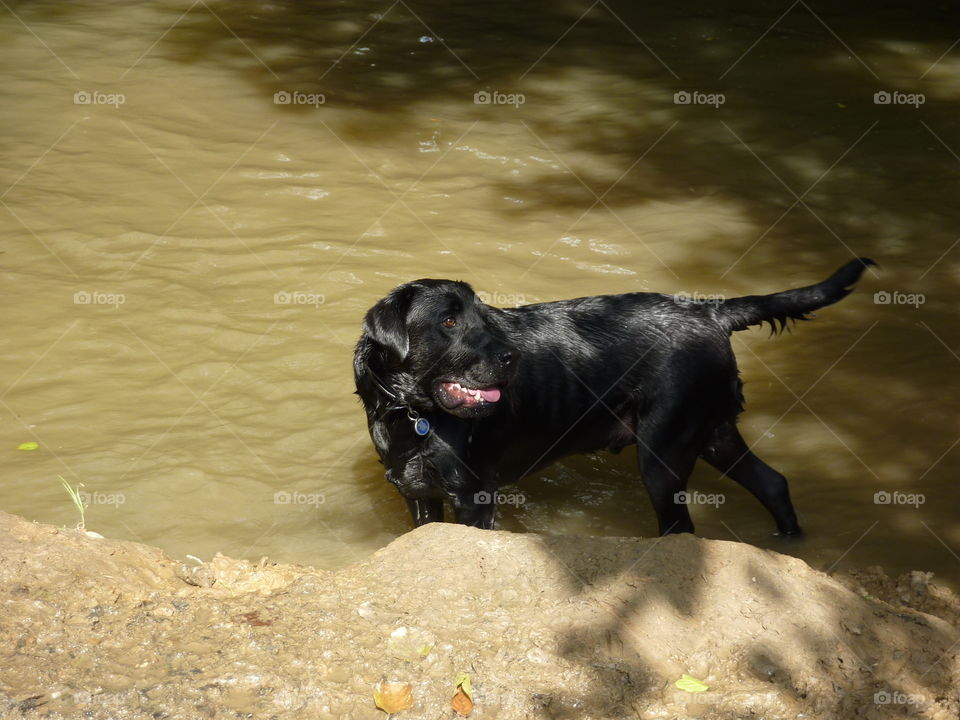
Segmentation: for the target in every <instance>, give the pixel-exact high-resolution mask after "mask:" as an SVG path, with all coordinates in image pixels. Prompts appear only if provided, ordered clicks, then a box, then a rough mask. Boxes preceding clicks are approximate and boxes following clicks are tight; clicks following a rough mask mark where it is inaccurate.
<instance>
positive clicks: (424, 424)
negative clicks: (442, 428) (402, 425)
mask: <svg viewBox="0 0 960 720" xmlns="http://www.w3.org/2000/svg"><path fill="white" fill-rule="evenodd" d="M413 431H414V432H415V433H416V434H417V435H420V436H421V437H422V436H424V435H426V434H427V433H428V432H430V421H429V420H427V419H426V418H417V419H416V420H414V422H413Z"/></svg>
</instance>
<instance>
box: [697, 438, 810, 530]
mask: <svg viewBox="0 0 960 720" xmlns="http://www.w3.org/2000/svg"><path fill="white" fill-rule="evenodd" d="M702 457H703V459H704V460H706V461H707V462H708V463H710V464H711V465H713V466H714V467H715V468H716V469H717V470H719V471H720V472H722V473H723V474H724V475H726V476H727V477H729V478H731V479H733V480H735V481H736V482H738V483H740V484H741V485H743V487H745V488H746V489H747V490H749V491H750V492H751V493H753V495H754V496H755V497H756V498H757V500H759V501H760V502H761V503H762V504H763V506H764V507H765V508H766V509H767V510H768V511H769V512H770V514H771V515H773V519H774V520H775V521H776V523H777V530H778V531H779V533H780V534H781V535H800V534H801V532H802V531H801V530H800V525H799V524H798V523H797V514H796V512H794V509H793V503H792V502H791V501H790V489H789V488H788V487H787V479H786V478H785V477H784V476H783V475H781V474H780V473H778V472H777V471H776V470H774V469H773V468H772V467H770V466H769V465H767V464H766V463H765V462H764V461H763V460H761V459H760V458H758V457H757V456H756V455H754V454H753V453H752V452H751V451H750V448H749V447H747V444H746V442H744V440H743V437H741V435H740V431H739V430H737V427H736V425H734V424H733V423H731V422H726V423H724V424H722V425H720V426H719V427H718V428H717V429H716V430H714V432H713V435H712V436H711V437H710V440H709V441H708V443H707V446H706V448H705V449H704V451H703V453H702Z"/></svg>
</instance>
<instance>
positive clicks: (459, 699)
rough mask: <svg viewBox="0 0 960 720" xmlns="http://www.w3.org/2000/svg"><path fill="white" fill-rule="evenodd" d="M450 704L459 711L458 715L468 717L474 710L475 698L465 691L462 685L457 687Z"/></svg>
mask: <svg viewBox="0 0 960 720" xmlns="http://www.w3.org/2000/svg"><path fill="white" fill-rule="evenodd" d="M450 704H451V705H452V706H453V709H454V710H456V711H457V715H460V716H461V717H467V715H469V714H470V713H472V712H473V700H471V699H470V696H469V695H467V694H466V693H465V692H464V691H463V688H462V687H461V688H458V689H457V694H456V695H454V696H453V700H451V701H450Z"/></svg>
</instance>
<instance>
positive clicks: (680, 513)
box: [637, 440, 697, 535]
mask: <svg viewBox="0 0 960 720" xmlns="http://www.w3.org/2000/svg"><path fill="white" fill-rule="evenodd" d="M637 462H638V463H639V465H640V474H641V475H642V477H643V484H644V485H645V486H646V488H647V492H648V493H649V494H650V501H651V502H652V503H653V509H654V511H656V513H657V521H658V523H659V525H660V534H661V535H669V534H671V533H682V532H688V533H692V532H693V520H691V519H690V511H689V510H688V509H687V503H686V497H685V491H686V489H687V479H688V478H689V477H690V473H691V472H693V466H694V465H695V464H696V462H697V453H696V451H694V450H693V449H691V448H686V447H678V446H675V445H673V446H671V445H665V446H660V445H646V444H644V442H643V441H642V440H638V444H637Z"/></svg>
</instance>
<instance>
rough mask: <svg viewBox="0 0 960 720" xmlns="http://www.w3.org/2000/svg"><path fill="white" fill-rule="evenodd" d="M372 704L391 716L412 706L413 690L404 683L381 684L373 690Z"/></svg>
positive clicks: (408, 684)
mask: <svg viewBox="0 0 960 720" xmlns="http://www.w3.org/2000/svg"><path fill="white" fill-rule="evenodd" d="M373 702H374V703H376V705H377V707H378V708H380V709H381V710H383V711H384V712H385V713H387V714H388V715H393V714H394V713H398V712H401V711H403V710H406V709H407V708H409V707H412V706H413V688H412V687H411V686H410V683H405V682H382V683H380V684H379V685H377V686H376V687H375V688H374V689H373Z"/></svg>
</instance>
